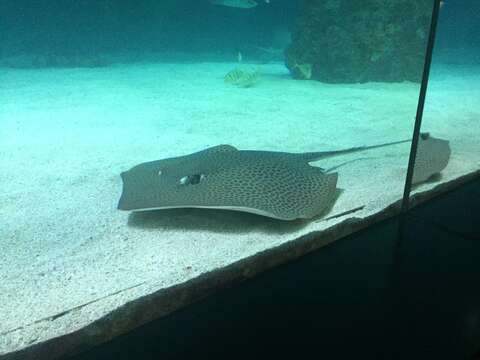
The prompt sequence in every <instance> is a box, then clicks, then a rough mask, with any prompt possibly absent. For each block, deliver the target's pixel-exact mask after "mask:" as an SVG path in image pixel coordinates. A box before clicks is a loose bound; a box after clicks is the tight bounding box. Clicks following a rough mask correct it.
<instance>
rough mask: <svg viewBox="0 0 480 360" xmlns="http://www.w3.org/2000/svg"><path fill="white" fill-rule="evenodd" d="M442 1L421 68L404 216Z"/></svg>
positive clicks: (435, 12)
mask: <svg viewBox="0 0 480 360" xmlns="http://www.w3.org/2000/svg"><path fill="white" fill-rule="evenodd" d="M441 1H442V0H434V4H433V12H432V20H431V22H430V34H429V37H428V43H427V51H426V55H425V63H424V66H423V75H422V85H421V87H420V95H419V98H418V105H417V114H416V116H415V126H414V129H413V139H412V145H411V147H410V158H409V159H408V168H407V177H406V180H405V187H404V189H403V199H402V214H405V213H406V212H407V211H408V209H409V207H410V192H411V190H412V178H413V171H414V167H415V158H416V156H417V148H418V140H419V138H420V129H421V126H422V119H423V109H424V107H425V97H426V96H427V88H428V78H429V76H430V67H431V64H432V54H433V47H434V45H435V36H436V32H437V23H438V16H439V13H440V3H441Z"/></svg>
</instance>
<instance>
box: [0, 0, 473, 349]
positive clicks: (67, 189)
mask: <svg viewBox="0 0 480 360" xmlns="http://www.w3.org/2000/svg"><path fill="white" fill-rule="evenodd" d="M331 3H332V4H333V3H334V2H331ZM302 4H303V2H301V1H288V0H284V1H280V0H278V1H276V0H270V1H269V2H265V1H258V5H257V6H255V7H252V8H248V9H243V8H236V7H229V6H222V5H213V4H211V3H210V2H209V1H207V0H205V1H203V0H202V1H200V0H199V1H193V0H192V1H186V0H185V1H178V0H177V1H173V0H171V1H162V2H158V1H153V0H151V1H135V2H134V1H107V0H105V1H93V0H92V1H81V2H80V1H46V0H44V1H36V2H35V3H34V4H33V3H32V2H31V1H2V2H1V3H0V16H1V18H0V20H1V21H0V161H1V167H2V172H1V173H0V183H1V188H2V192H1V193H0V200H1V201H0V218H1V219H2V225H1V227H0V239H2V240H1V242H0V247H1V250H2V251H1V252H2V255H3V256H2V258H1V262H0V274H1V278H0V280H1V281H0V282H1V283H2V292H0V303H1V304H8V307H9V309H8V311H6V312H5V313H6V314H7V317H6V318H5V319H2V321H1V322H0V334H9V335H8V336H11V337H9V338H8V339H7V337H8V336H3V337H2V341H1V342H0V353H1V351H7V350H10V349H12V348H13V349H18V348H22V347H25V346H27V345H28V344H32V343H35V342H37V341H41V340H43V339H45V338H50V337H54V336H58V335H60V334H61V329H65V328H69V326H70V325H72V324H74V325H75V326H79V327H81V326H83V325H86V324H89V323H90V322H91V321H92V318H91V317H90V314H92V313H93V314H95V316H98V317H101V316H103V315H105V314H106V313H109V312H110V311H111V310H113V309H115V308H117V307H118V306H120V305H122V304H124V303H126V302H128V301H130V300H133V299H135V298H136V297H138V296H143V295H146V294H149V293H151V292H152V291H156V290H159V289H165V288H168V287H170V286H174V285H176V284H178V283H182V282H186V281H188V280H191V279H194V278H197V277H198V276H200V275H202V274H205V273H209V272H211V271H214V270H217V269H222V268H223V267H225V266H228V265H230V264H233V263H236V262H238V261H241V260H244V259H248V258H251V257H253V256H254V255H255V254H258V253H261V252H264V251H267V250H270V249H272V248H275V247H278V246H282V245H285V244H290V243H295V241H296V240H297V239H298V238H300V237H302V236H306V235H308V234H310V233H312V232H317V233H319V234H321V233H322V232H324V231H327V230H328V229H331V228H332V227H333V226H335V225H338V226H339V227H338V228H340V229H342V231H344V229H347V227H346V226H344V225H345V224H346V223H343V221H345V220H347V219H350V220H351V221H353V222H355V221H359V222H361V221H363V220H364V219H367V218H368V217H370V216H375V215H376V214H379V213H381V212H382V211H385V209H388V208H389V206H391V205H392V204H397V205H398V201H399V200H400V198H401V196H402V192H403V187H404V182H405V173H406V167H407V163H408V156H409V149H410V148H409V144H408V143H406V144H399V145H395V146H391V147H386V148H381V149H376V150H371V151H369V152H368V153H367V152H364V153H361V154H359V153H355V154H347V155H344V156H339V157H332V158H325V159H322V160H320V161H318V162H314V163H312V165H314V166H317V167H321V168H324V169H329V168H336V167H337V166H339V165H342V164H343V165H342V166H340V167H338V168H337V169H336V170H335V171H337V172H338V183H337V187H338V190H339V193H338V194H337V195H338V196H337V197H336V198H335V200H334V201H333V203H331V204H329V205H330V207H329V208H328V209H327V211H326V212H324V213H322V214H318V216H317V217H314V218H313V219H307V220H296V221H280V220H276V219H272V218H271V217H270V216H259V215H256V214H250V213H245V212H243V211H241V212H240V211H238V212H237V211H225V210H212V209H203V208H201V209H170V210H165V211H152V212H144V213H143V212H142V213H130V212H127V211H119V210H118V209H117V205H118V200H119V198H120V194H121V192H122V181H121V178H120V174H121V173H122V172H124V171H127V170H128V169H130V168H132V167H133V166H135V165H137V164H140V163H144V162H147V161H154V160H158V159H165V158H171V157H178V156H184V155H187V154H191V153H195V152H198V151H201V150H204V149H206V148H210V147H214V146H217V145H220V144H228V145H231V146H234V147H235V148H237V149H240V150H260V151H277V152H289V153H302V152H312V151H334V150H340V149H345V148H350V147H355V146H364V145H376V144H382V143H386V142H391V141H398V140H403V139H407V140H408V139H410V138H411V136H412V129H413V123H414V117H415V112H416V108H417V100H418V92H419V83H418V82H414V81H389V82H381V81H363V80H364V79H361V80H362V81H359V82H350V83H349V82H343V83H342V82H325V81H315V80H312V79H310V80H309V79H308V78H309V76H308V73H309V70H308V67H309V63H308V62H305V63H298V64H290V70H289V68H287V67H286V66H285V55H284V50H285V48H286V47H288V46H289V44H290V43H291V41H292V32H293V29H294V28H295V26H296V25H295V24H296V21H297V19H298V16H299V14H300V13H301V10H302ZM400 10H401V9H400ZM367 14H368V13H367ZM479 14H480V10H479V5H478V2H476V1H468V2H467V1H454V0H446V1H445V4H444V5H443V7H442V10H441V15H440V23H439V28H438V38H437V44H436V48H435V54H434V59H433V64H432V73H431V80H430V85H429V91H428V94H427V101H426V108H425V116H424V124H423V127H422V131H425V132H429V133H430V134H431V135H432V136H434V137H436V138H440V139H444V140H447V141H449V144H450V147H451V156H450V159H449V162H448V165H447V166H446V167H445V168H444V169H442V171H441V173H440V174H439V175H438V174H437V175H438V176H436V177H435V178H434V179H431V180H430V181H427V182H424V183H422V184H419V185H418V186H417V187H416V188H415V189H414V191H415V192H426V191H432V190H433V191H436V189H437V190H438V188H439V187H440V186H441V185H442V184H447V183H450V182H455V181H457V180H458V179H459V178H462V177H464V176H467V175H468V174H471V173H473V172H475V171H478V169H479V168H480V146H479V142H478V139H479V138H480V124H479V121H480V120H479V119H480V108H479V105H478V103H479V101H478V99H480V66H479V63H480V62H479V59H480V50H479V49H480V45H479V44H480V31H479V29H480V20H479V16H480V15H479ZM374 15H375V14H374ZM374 15H372V16H374ZM372 26H373V24H372ZM367 28H368V26H367ZM385 31H386V30H385ZM401 47H402V44H397V46H395V48H394V49H392V51H397V50H398V48H401ZM373 55H375V56H373ZM377 58H378V54H372V59H374V60H375V59H377ZM305 61H307V60H305ZM308 61H310V60H308ZM301 66H304V67H301ZM239 68H240V69H242V71H244V72H247V73H248V74H249V75H248V76H247V78H246V80H243V82H240V83H235V82H236V81H237V80H235V79H236V78H237V76H239V75H238V73H236V72H235V70H236V69H239ZM292 68H293V69H295V71H297V73H296V75H295V74H293V75H295V76H292V72H291V69H292ZM379 70H380V67H379ZM419 70H420V69H419ZM232 71H233V72H232ZM229 74H230V75H229ZM299 74H300V75H301V74H303V75H302V76H303V79H299V78H298V77H301V76H300V75H299ZM294 77H297V78H294ZM226 78H227V81H225V80H226ZM229 79H233V83H232V81H230V80H229ZM262 169H263V168H262ZM156 170H158V169H156ZM160 170H162V169H160ZM208 170H209V169H208V168H207V169H199V170H197V169H195V171H193V172H186V173H185V174H184V175H183V176H180V175H179V176H178V185H179V186H180V185H185V184H192V183H194V185H195V184H196V183H199V184H200V185H201V184H202V181H203V180H202V179H207V180H208V175H209V174H208ZM262 171H263V170H262ZM272 173H273V172H269V171H266V172H263V173H262V176H267V177H268V178H269V179H271V175H272ZM157 174H158V171H157ZM202 175H206V176H205V177H202ZM227 175H228V174H227ZM235 176H237V177H241V176H243V173H242V174H240V175H239V174H236V175H235ZM192 179H193V181H192ZM195 179H197V180H195ZM275 179H277V178H275ZM278 179H279V180H281V177H280V176H279V177H278ZM192 186H193V185H192ZM140 191H141V189H140ZM259 194H260V195H261V196H267V197H269V196H273V195H274V196H277V195H278V193H275V192H274V194H273V195H272V194H270V193H268V192H267V191H265V192H264V193H262V191H259ZM257 195H258V194H257ZM197 205H198V204H197ZM200 205H201V204H200ZM223 205H224V204H223ZM200 207H201V206H200ZM213 207H215V206H213ZM220 207H221V206H220ZM232 207H233V205H232ZM237 210H238V209H237ZM267 215H268V214H267ZM353 218H354V219H353ZM352 219H353V220H352ZM339 224H341V225H339ZM342 231H340V232H342ZM345 231H347V230H345ZM347 232H348V231H347ZM128 289H134V290H128ZM124 290H125V291H124ZM39 294H41V295H39ZM112 294H121V295H118V296H117V295H112ZM110 295H111V296H112V299H114V300H112V301H111V302H106V303H103V302H102V301H101V300H98V299H103V298H104V297H106V296H110ZM92 300H95V301H97V300H98V304H102V305H101V306H100V305H99V306H100V308H95V311H90V310H91V308H88V307H85V313H82V312H81V311H80V313H79V315H78V317H77V318H75V319H73V320H71V323H68V319H69V317H68V316H70V315H68V316H65V317H60V318H59V319H60V320H59V321H66V322H67V323H62V324H60V325H58V323H55V322H48V321H46V322H45V324H44V323H43V322H42V321H43V320H42V319H48V318H49V317H52V316H54V315H56V314H59V313H62V312H64V311H65V310H67V309H72V308H76V307H78V306H83V305H82V304H86V303H89V302H91V301H92ZM82 309H83V308H82ZM19 314H20V315H19ZM95 316H94V317H95ZM32 319H34V320H39V322H38V323H41V324H44V325H45V328H42V332H41V334H39V333H38V331H37V330H36V328H34V327H33V328H32V327H29V326H28V324H29V323H30V322H31V321H33V320H32ZM42 326H43V325H42ZM19 327H24V328H25V329H27V330H25V331H26V333H25V334H23V335H22V336H16V334H15V331H13V330H14V329H17V328H19ZM39 339H40V340H39Z"/></svg>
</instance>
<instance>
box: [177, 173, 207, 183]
mask: <svg viewBox="0 0 480 360" xmlns="http://www.w3.org/2000/svg"><path fill="white" fill-rule="evenodd" d="M203 179H205V175H204V174H195V175H187V176H184V177H182V178H181V179H180V185H197V184H199V183H200V181H202V180H203Z"/></svg>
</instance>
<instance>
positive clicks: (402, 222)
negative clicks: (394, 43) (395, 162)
mask: <svg viewBox="0 0 480 360" xmlns="http://www.w3.org/2000/svg"><path fill="white" fill-rule="evenodd" d="M441 1H442V0H433V10H432V18H431V22H430V33H429V37H428V43H427V48H426V54H425V63H424V67H423V75H422V84H421V87H420V94H419V98H418V105H417V114H416V117H415V126H414V130H413V138H412V144H411V147H410V157H409V159H408V168H407V176H406V179H405V187H404V191H403V199H402V205H401V212H400V216H399V221H398V224H397V226H398V228H397V230H398V232H397V237H396V240H395V244H394V249H393V259H392V260H393V261H392V267H391V270H390V301H391V306H392V309H391V310H392V316H393V318H392V321H394V320H393V319H394V317H395V316H396V315H397V314H398V312H399V311H400V312H401V311H402V307H401V306H402V304H403V302H404V301H403V299H404V298H403V296H402V292H401V287H400V269H401V260H402V256H401V255H402V254H401V253H402V247H403V242H404V240H405V230H406V223H407V215H408V210H409V208H410V192H411V190H412V179H413V171H414V166H415V158H416V156H417V149H418V140H419V138H420V129H421V125H422V118H423V110H424V107H425V97H426V95H427V87H428V79H429V76H430V66H431V63H432V54H433V48H434V44H435V35H436V31H437V24H438V17H439V12H440V3H441ZM405 320H406V324H405V327H403V326H397V327H394V328H392V329H389V330H391V331H393V333H392V335H393V336H397V337H399V336H403V335H404V334H403V331H410V330H411V329H410V326H411V324H410V322H409V320H408V318H407V319H405ZM397 328H398V329H401V330H398V329H397ZM402 329H403V330H402ZM399 331H400V332H399Z"/></svg>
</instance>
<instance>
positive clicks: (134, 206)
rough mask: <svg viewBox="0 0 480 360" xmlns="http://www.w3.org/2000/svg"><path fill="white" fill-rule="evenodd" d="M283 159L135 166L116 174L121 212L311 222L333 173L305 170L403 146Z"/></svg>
mask: <svg viewBox="0 0 480 360" xmlns="http://www.w3.org/2000/svg"><path fill="white" fill-rule="evenodd" d="M408 141H410V140H404V141H397V142H392V143H387V144H381V145H374V146H361V147H354V148H349V149H344V150H336V151H324V152H308V153H286V152H272V151H256V150H237V149H236V148H235V147H233V146H230V145H218V146H214V147H211V148H208V149H205V150H202V151H199V152H196V153H193V154H190V155H185V156H180V157H174V158H168V159H163V160H157V161H152V162H146V163H142V164H139V165H137V166H135V167H133V168H131V169H130V170H128V171H126V172H123V173H122V174H121V177H122V180H123V191H122V195H121V197H120V201H119V203H118V208H119V209H120V210H133V211H142V210H153V209H172V208H213V209H226V210H236V211H244V212H249V213H254V214H259V215H263V216H268V217H271V218H275V219H280V220H294V219H299V218H307V219H309V218H312V217H315V216H318V215H320V214H322V213H323V212H324V211H325V210H326V209H328V208H329V207H331V206H332V205H333V203H334V202H335V199H336V190H337V179H338V173H336V172H330V171H328V170H324V169H322V168H319V167H315V166H311V165H309V163H310V162H314V161H317V160H320V159H324V158H327V157H332V156H337V155H343V154H347V153H353V152H357V151H363V150H369V149H374V148H378V147H383V146H389V145H394V144H399V143H403V142H408Z"/></svg>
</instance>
